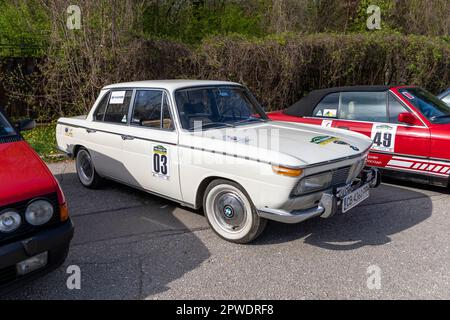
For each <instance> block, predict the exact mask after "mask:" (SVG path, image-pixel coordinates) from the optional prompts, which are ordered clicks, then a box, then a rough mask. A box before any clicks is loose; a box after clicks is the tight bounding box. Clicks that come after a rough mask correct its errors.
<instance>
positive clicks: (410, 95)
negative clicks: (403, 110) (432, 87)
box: [402, 91, 414, 100]
mask: <svg viewBox="0 0 450 320" xmlns="http://www.w3.org/2000/svg"><path fill="white" fill-rule="evenodd" d="M402 93H403V95H404V96H405V97H407V98H408V99H409V100H413V99H414V96H413V95H412V94H411V93H409V92H406V91H403V92H402Z"/></svg>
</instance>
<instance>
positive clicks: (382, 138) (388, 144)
mask: <svg viewBox="0 0 450 320" xmlns="http://www.w3.org/2000/svg"><path fill="white" fill-rule="evenodd" d="M396 133H397V126H394V125H388V124H381V123H375V124H374V125H373V126H372V141H373V145H372V149H374V150H380V151H385V152H394V149H395V136H396Z"/></svg>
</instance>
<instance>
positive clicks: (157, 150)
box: [152, 144, 170, 179]
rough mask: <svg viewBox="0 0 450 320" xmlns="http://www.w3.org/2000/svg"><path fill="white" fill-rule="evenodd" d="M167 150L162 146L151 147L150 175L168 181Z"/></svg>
mask: <svg viewBox="0 0 450 320" xmlns="http://www.w3.org/2000/svg"><path fill="white" fill-rule="evenodd" d="M169 164H170V162H169V149H168V148H167V147H165V146H163V145H160V144H158V145H153V146H152V173H153V175H154V176H158V177H160V178H163V179H169V176H170V170H169Z"/></svg>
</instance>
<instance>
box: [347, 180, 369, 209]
mask: <svg viewBox="0 0 450 320" xmlns="http://www.w3.org/2000/svg"><path fill="white" fill-rule="evenodd" d="M369 189H370V186H369V185H368V184H365V185H363V186H362V187H361V188H359V189H356V190H355V191H353V192H352V193H350V194H349V195H347V196H345V197H344V199H343V200H342V213H345V212H347V211H348V210H350V209H352V208H354V207H356V206H357V205H358V204H360V203H361V202H363V201H364V200H366V199H367V198H368V197H369Z"/></svg>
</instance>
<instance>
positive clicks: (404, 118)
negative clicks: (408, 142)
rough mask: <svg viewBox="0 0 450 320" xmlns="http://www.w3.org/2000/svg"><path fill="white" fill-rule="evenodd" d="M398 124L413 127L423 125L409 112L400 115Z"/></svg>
mask: <svg viewBox="0 0 450 320" xmlns="http://www.w3.org/2000/svg"><path fill="white" fill-rule="evenodd" d="M398 122H402V123H406V124H409V125H411V126H414V125H420V124H421V123H420V121H419V120H418V119H417V118H416V117H415V116H414V115H413V114H412V113H409V112H402V113H400V114H399V115H398Z"/></svg>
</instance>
